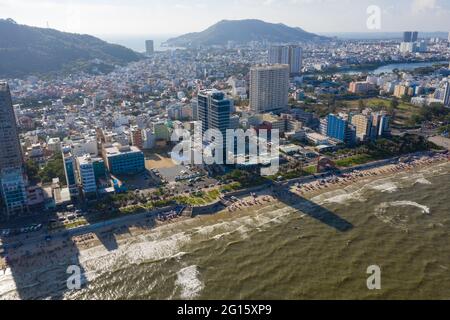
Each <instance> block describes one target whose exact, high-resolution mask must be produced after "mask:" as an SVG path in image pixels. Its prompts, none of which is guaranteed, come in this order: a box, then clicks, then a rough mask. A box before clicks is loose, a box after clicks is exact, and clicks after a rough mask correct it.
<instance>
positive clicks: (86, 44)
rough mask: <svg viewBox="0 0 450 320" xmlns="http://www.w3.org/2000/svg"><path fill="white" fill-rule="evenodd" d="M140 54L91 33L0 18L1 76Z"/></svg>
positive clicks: (109, 61)
mask: <svg viewBox="0 0 450 320" xmlns="http://www.w3.org/2000/svg"><path fill="white" fill-rule="evenodd" d="M138 59H140V55H139V54H138V53H136V52H134V51H132V50H130V49H128V48H125V47H123V46H120V45H115V44H110V43H107V42H105V41H103V40H100V39H98V38H95V37H93V36H90V35H81V34H74V33H66V32H61V31H57V30H54V29H45V28H37V27H29V26H26V25H20V24H17V23H16V22H14V21H13V20H11V19H6V20H4V19H0V78H1V77H20V76H25V75H28V74H36V73H42V74H45V73H49V72H59V71H61V70H71V69H72V68H73V69H74V70H76V69H81V68H87V67H88V66H89V65H90V62H91V61H93V60H96V61H97V62H96V63H95V64H96V65H99V66H103V68H105V66H107V67H109V68H111V67H112V66H113V65H115V64H125V63H128V62H131V61H137V60H138Z"/></svg>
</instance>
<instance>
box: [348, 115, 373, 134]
mask: <svg viewBox="0 0 450 320" xmlns="http://www.w3.org/2000/svg"><path fill="white" fill-rule="evenodd" d="M351 123H352V125H354V126H355V128H356V137H357V138H358V139H359V140H360V141H365V140H368V139H370V138H371V131H372V118H371V117H370V116H369V115H364V114H357V115H354V116H352V121H351Z"/></svg>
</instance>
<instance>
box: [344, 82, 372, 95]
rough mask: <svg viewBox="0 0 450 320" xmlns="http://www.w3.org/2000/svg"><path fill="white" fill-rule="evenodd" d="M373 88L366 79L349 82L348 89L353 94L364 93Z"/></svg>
mask: <svg viewBox="0 0 450 320" xmlns="http://www.w3.org/2000/svg"><path fill="white" fill-rule="evenodd" d="M371 90H375V85H374V84H373V83H370V82H368V81H358V82H355V81H354V82H351V83H350V85H349V89H348V91H349V92H351V93H354V94H364V93H367V92H369V91H371Z"/></svg>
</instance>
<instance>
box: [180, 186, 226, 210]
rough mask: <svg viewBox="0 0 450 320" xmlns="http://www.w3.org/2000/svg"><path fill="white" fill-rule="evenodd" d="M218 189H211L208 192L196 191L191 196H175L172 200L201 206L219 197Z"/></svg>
mask: <svg viewBox="0 0 450 320" xmlns="http://www.w3.org/2000/svg"><path fill="white" fill-rule="evenodd" d="M219 196H220V191H219V190H217V189H216V190H211V191H208V192H202V191H200V192H197V193H196V194H194V195H192V196H179V197H175V198H174V200H175V201H176V202H177V203H179V204H184V205H190V206H202V205H207V204H209V203H212V202H214V201H216V200H217V199H219Z"/></svg>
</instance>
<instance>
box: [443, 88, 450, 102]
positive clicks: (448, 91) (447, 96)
mask: <svg viewBox="0 0 450 320" xmlns="http://www.w3.org/2000/svg"><path fill="white" fill-rule="evenodd" d="M443 103H444V106H446V107H450V82H447V83H446V84H445V87H444V99H443Z"/></svg>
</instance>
